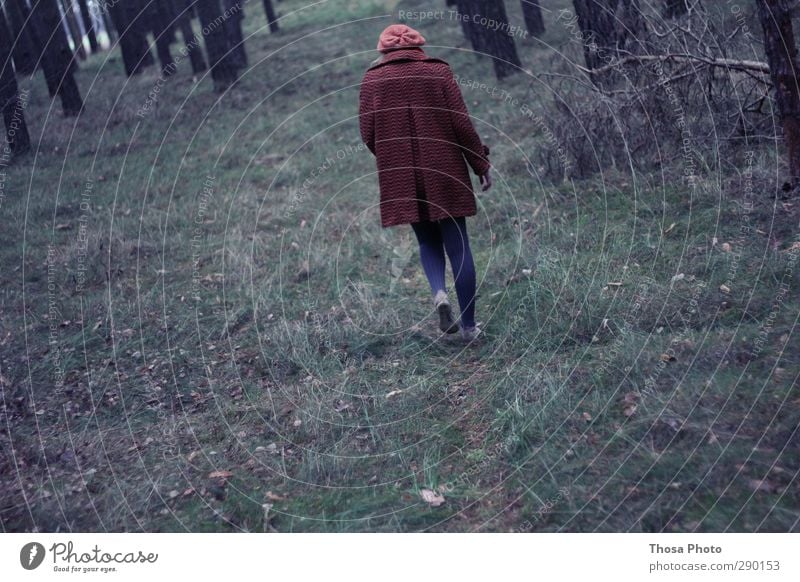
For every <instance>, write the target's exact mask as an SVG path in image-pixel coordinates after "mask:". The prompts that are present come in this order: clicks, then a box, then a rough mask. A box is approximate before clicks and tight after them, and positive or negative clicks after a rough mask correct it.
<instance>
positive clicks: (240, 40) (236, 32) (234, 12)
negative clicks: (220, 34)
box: [222, 0, 247, 69]
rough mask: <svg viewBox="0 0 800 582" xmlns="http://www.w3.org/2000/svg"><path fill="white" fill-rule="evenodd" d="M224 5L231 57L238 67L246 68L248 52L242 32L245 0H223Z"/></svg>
mask: <svg viewBox="0 0 800 582" xmlns="http://www.w3.org/2000/svg"><path fill="white" fill-rule="evenodd" d="M222 7H223V8H224V10H225V14H226V15H227V18H226V19H225V33H226V35H227V37H228V46H229V49H230V51H231V57H232V58H233V60H234V61H235V62H236V68H238V69H244V68H246V67H247V53H245V50H244V35H243V34H242V20H244V6H243V0H222Z"/></svg>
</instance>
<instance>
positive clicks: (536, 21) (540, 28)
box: [522, 0, 544, 36]
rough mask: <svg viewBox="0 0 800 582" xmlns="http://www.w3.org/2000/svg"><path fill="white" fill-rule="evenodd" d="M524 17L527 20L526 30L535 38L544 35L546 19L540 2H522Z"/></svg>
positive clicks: (524, 0) (526, 0)
mask: <svg viewBox="0 0 800 582" xmlns="http://www.w3.org/2000/svg"><path fill="white" fill-rule="evenodd" d="M522 16H523V17H524V18H525V28H527V29H528V33H529V34H532V35H533V36H541V35H542V34H544V18H542V8H541V6H539V1H538V0H537V1H533V0H522Z"/></svg>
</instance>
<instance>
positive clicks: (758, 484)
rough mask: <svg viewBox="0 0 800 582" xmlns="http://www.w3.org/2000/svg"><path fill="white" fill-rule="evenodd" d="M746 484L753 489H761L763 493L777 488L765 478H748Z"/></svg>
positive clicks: (771, 491)
mask: <svg viewBox="0 0 800 582" xmlns="http://www.w3.org/2000/svg"><path fill="white" fill-rule="evenodd" d="M747 484H748V485H749V486H750V488H751V489H752V490H753V491H761V492H763V493H773V492H774V491H775V490H776V489H777V486H776V485H775V484H774V483H772V482H771V481H767V480H766V479H748V480H747Z"/></svg>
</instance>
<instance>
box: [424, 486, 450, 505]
mask: <svg viewBox="0 0 800 582" xmlns="http://www.w3.org/2000/svg"><path fill="white" fill-rule="evenodd" d="M419 494H420V496H421V497H422V500H423V501H424V502H425V503H427V504H428V505H430V506H431V507H439V506H440V505H441V504H442V503H444V497H443V496H442V495H439V494H438V493H436V492H435V491H431V490H430V489H422V490H421V491H420V492H419Z"/></svg>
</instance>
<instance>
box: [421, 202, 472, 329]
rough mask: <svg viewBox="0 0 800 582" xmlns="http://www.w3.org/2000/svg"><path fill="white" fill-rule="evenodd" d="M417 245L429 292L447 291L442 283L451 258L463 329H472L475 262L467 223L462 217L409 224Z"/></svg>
mask: <svg viewBox="0 0 800 582" xmlns="http://www.w3.org/2000/svg"><path fill="white" fill-rule="evenodd" d="M411 227H412V228H413V229H414V234H416V235H417V241H418V242H419V254H420V258H421V259H422V268H423V269H424V270H425V275H426V276H427V277H428V282H429V283H430V284H431V291H432V292H433V294H434V295H436V292H437V291H447V289H446V288H445V282H444V272H445V267H446V264H445V259H444V254H445V252H447V256H448V257H449V258H450V267H451V268H452V269H453V279H454V280H455V284H456V295H458V305H459V307H460V308H461V325H462V327H474V326H475V263H474V262H473V260H472V252H471V251H470V248H469V239H468V238H467V223H466V220H465V219H464V218H463V217H461V218H445V219H444V220H440V221H437V222H417V223H414V224H412V225H411Z"/></svg>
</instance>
